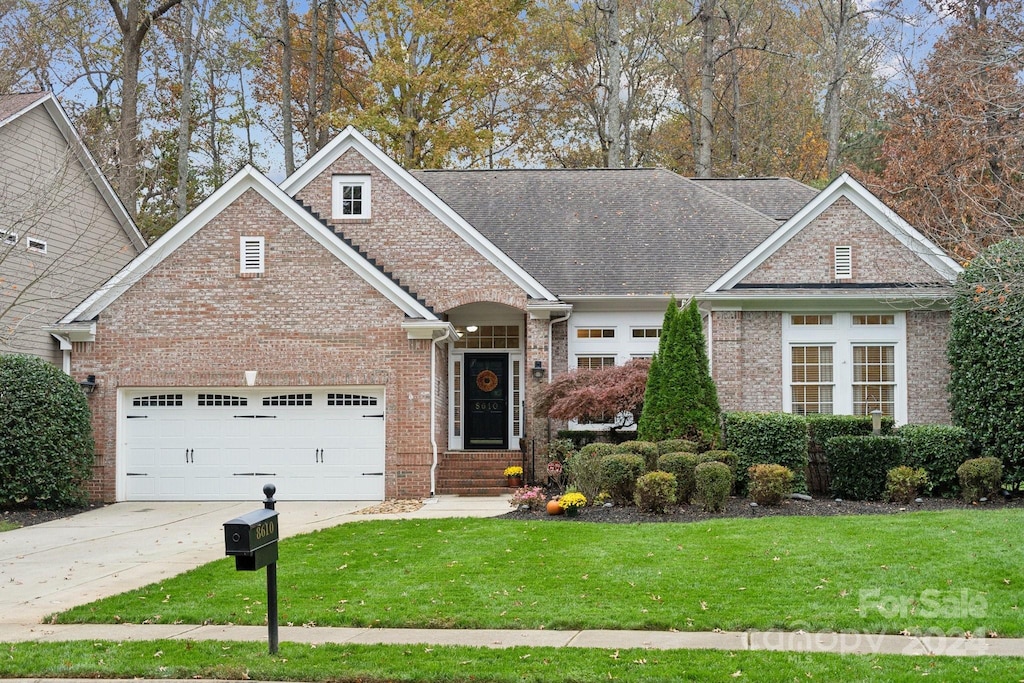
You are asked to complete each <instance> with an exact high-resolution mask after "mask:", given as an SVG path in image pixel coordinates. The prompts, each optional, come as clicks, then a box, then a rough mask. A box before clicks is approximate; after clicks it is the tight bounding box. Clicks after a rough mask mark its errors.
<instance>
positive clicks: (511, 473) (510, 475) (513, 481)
mask: <svg viewBox="0 0 1024 683" xmlns="http://www.w3.org/2000/svg"><path fill="white" fill-rule="evenodd" d="M505 479H507V480H508V485H509V486H511V487H512V488H514V489H517V488H519V487H520V486H522V485H523V468H522V467H520V466H519V465H511V466H509V467H506V468H505Z"/></svg>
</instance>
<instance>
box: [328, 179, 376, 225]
mask: <svg viewBox="0 0 1024 683" xmlns="http://www.w3.org/2000/svg"><path fill="white" fill-rule="evenodd" d="M346 187H358V188H360V190H361V193H360V194H361V198H360V200H359V201H360V202H361V208H362V211H360V212H359V213H357V214H356V213H345V211H344V207H345V197H344V192H345V188H346ZM371 198H372V195H371V188H370V176H368V175H335V176H331V218H333V219H334V220H337V221H353V220H367V219H369V218H370V200H371Z"/></svg>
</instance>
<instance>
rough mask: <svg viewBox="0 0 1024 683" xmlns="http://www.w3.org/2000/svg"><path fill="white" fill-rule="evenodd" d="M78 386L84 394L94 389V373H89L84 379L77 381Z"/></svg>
mask: <svg viewBox="0 0 1024 683" xmlns="http://www.w3.org/2000/svg"><path fill="white" fill-rule="evenodd" d="M78 386H80V387H81V388H82V393H84V394H86V395H88V394H91V393H92V392H94V391H96V375H89V376H88V377H86V378H85V379H84V380H82V381H81V382H79V383H78Z"/></svg>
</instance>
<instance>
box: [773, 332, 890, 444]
mask: <svg viewBox="0 0 1024 683" xmlns="http://www.w3.org/2000/svg"><path fill="white" fill-rule="evenodd" d="M815 317H817V318H818V319H819V320H820V319H823V318H826V317H827V318H829V319H830V324H828V325H822V324H808V319H812V320H813V319H814V318H815ZM784 318H785V319H784V321H783V383H784V385H783V409H784V410H786V411H787V412H791V413H794V414H796V415H808V414H813V413H823V414H836V415H868V414H870V413H871V411H873V410H881V411H882V414H883V415H888V416H891V417H893V418H895V419H896V422H897V423H898V424H903V423H905V422H906V419H907V387H906V375H907V372H906V365H907V359H906V321H905V317H904V315H903V314H902V313H831V314H824V315H817V314H815V315H806V314H792V315H785V316H784Z"/></svg>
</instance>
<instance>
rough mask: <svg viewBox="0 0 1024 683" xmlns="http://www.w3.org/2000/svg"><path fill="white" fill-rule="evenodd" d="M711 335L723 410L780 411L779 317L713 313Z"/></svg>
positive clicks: (773, 313)
mask: <svg viewBox="0 0 1024 683" xmlns="http://www.w3.org/2000/svg"><path fill="white" fill-rule="evenodd" d="M711 336H712V371H711V374H712V377H713V378H714V380H715V384H716V386H717V389H718V403H719V405H720V406H721V408H722V410H754V411H762V410H767V411H777V410H782V314H781V313H779V312H777V311H767V312H761V311H714V312H713V313H712V330H711Z"/></svg>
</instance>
